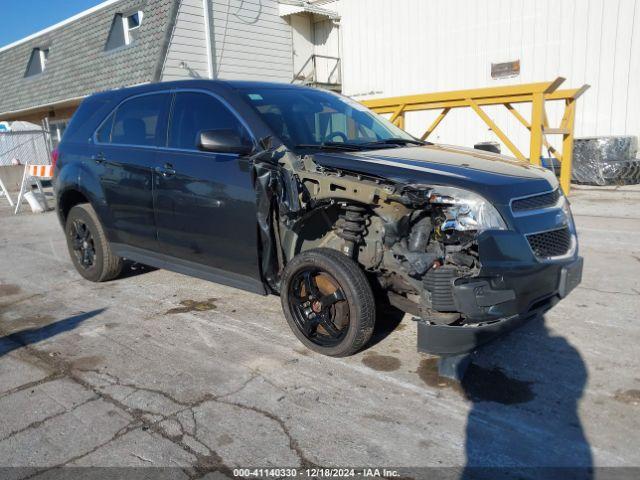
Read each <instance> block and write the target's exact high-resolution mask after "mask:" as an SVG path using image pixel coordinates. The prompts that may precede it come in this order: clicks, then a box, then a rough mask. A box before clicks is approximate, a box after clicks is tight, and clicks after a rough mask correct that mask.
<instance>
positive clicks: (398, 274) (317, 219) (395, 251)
mask: <svg viewBox="0 0 640 480" xmlns="http://www.w3.org/2000/svg"><path fill="white" fill-rule="evenodd" d="M254 168H255V173H256V184H257V185H256V186H257V191H258V197H259V215H258V216H259V224H260V228H261V238H262V252H261V253H262V256H261V258H262V271H263V275H264V278H265V281H266V283H267V284H268V286H269V287H270V288H271V289H272V290H273V291H274V292H278V291H279V276H280V273H281V272H282V270H283V268H284V265H285V264H286V262H287V261H288V260H290V259H291V258H293V257H294V256H295V255H296V254H298V253H299V252H301V251H304V250H309V249H312V248H319V247H328V248H332V249H335V250H339V251H341V252H342V253H344V254H345V255H346V256H348V257H350V258H353V259H354V260H355V261H356V262H358V263H359V264H360V265H361V267H362V268H363V269H364V270H365V272H367V274H368V277H369V278H370V280H371V281H372V285H374V288H376V289H377V290H379V291H380V292H384V293H385V294H386V295H387V296H388V298H389V301H390V303H391V304H392V305H394V306H396V307H397V308H399V309H400V310H403V311H405V312H408V313H411V314H413V315H416V316H418V317H420V318H421V319H422V320H424V321H427V322H429V323H433V324H443V325H459V324H464V323H465V322H466V321H467V320H468V319H465V318H464V316H463V315H462V314H460V313H458V309H457V308H456V305H455V301H454V298H453V294H452V285H453V282H454V281H456V282H464V281H465V279H471V278H473V277H474V276H476V275H477V274H478V272H479V270H480V262H479V256H478V244H477V242H476V236H477V235H476V234H477V230H478V228H477V225H476V220H475V218H474V215H473V214H472V213H473V212H470V211H469V209H468V206H467V205H466V204H465V205H459V204H458V203H457V202H456V198H455V197H454V196H453V195H452V193H454V192H453V191H452V190H454V189H453V188H452V187H435V186H430V185H419V184H399V183H395V182H392V181H389V180H387V179H383V178H375V177H371V176H366V175H362V174H359V173H356V172H349V171H344V170H337V169H328V168H323V167H322V166H320V165H318V164H317V163H315V162H314V160H313V156H312V155H301V156H297V155H295V154H293V153H291V152H289V151H287V150H286V149H284V148H282V147H281V148H280V149H276V150H272V151H270V152H269V151H267V152H262V153H261V154H260V155H259V156H258V157H257V158H255V159H254ZM481 213H482V214H483V215H485V216H486V215H487V213H486V212H484V211H483V212H481ZM476 214H477V212H476ZM495 214H496V215H497V213H495ZM476 216H477V215H476ZM498 216H499V215H498ZM272 239H273V241H272Z"/></svg>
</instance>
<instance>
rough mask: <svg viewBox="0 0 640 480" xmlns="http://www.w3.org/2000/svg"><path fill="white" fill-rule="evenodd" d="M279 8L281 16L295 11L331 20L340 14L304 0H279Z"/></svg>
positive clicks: (293, 13) (292, 13) (337, 17)
mask: <svg viewBox="0 0 640 480" xmlns="http://www.w3.org/2000/svg"><path fill="white" fill-rule="evenodd" d="M279 8H280V16H281V17H287V16H289V15H295V14H296V13H311V14H314V15H319V16H322V17H327V18H330V19H331V20H337V19H339V18H340V15H339V14H338V13H337V12H334V11H333V10H327V9H326V8H322V7H318V6H317V5H313V4H312V3H311V2H309V1H304V0H280V5H279Z"/></svg>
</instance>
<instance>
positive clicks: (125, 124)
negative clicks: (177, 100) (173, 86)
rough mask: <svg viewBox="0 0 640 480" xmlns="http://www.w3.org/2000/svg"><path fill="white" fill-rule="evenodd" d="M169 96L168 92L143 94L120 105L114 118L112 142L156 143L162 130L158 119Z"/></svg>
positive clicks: (130, 143) (132, 143)
mask: <svg viewBox="0 0 640 480" xmlns="http://www.w3.org/2000/svg"><path fill="white" fill-rule="evenodd" d="M167 97H168V95H167V94H152V95H143V96H141V97H135V98H132V99H131V100H128V101H126V102H124V103H123V104H122V105H120V106H119V107H118V110H116V113H115V118H114V120H113V127H112V131H111V143H119V144H127V145H143V146H152V145H156V144H157V142H156V138H157V135H158V133H159V131H160V130H161V128H160V122H159V121H158V120H159V119H160V114H161V112H162V109H163V107H164V105H165V102H166V101H167Z"/></svg>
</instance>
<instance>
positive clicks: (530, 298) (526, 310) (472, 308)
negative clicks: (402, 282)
mask: <svg viewBox="0 0 640 480" xmlns="http://www.w3.org/2000/svg"><path fill="white" fill-rule="evenodd" d="M510 267H511V268H507V267H506V266H505V268H499V267H498V265H493V268H492V269H491V270H485V269H483V271H481V275H480V276H479V277H477V278H473V279H468V280H464V281H463V283H459V284H456V285H454V286H453V297H454V302H455V305H456V309H457V311H458V312H460V313H462V314H463V315H464V317H465V319H466V320H465V323H464V324H463V325H455V326H450V325H435V324H432V323H429V322H427V321H419V322H418V350H419V351H421V352H425V353H431V354H437V355H457V354H463V353H467V352H470V351H472V350H474V349H475V348H477V347H478V346H480V345H482V344H484V343H487V342H489V341H491V340H492V339H494V338H496V337H498V336H500V335H503V334H505V333H507V332H509V331H512V330H514V329H515V328H518V327H520V326H522V325H523V324H525V323H526V322H527V321H529V320H531V319H532V318H535V317H536V316H538V315H541V314H543V313H544V312H545V311H547V310H549V309H550V308H551V307H553V306H554V305H555V304H556V303H557V302H558V301H559V300H560V299H561V298H564V297H566V296H567V295H568V294H569V293H570V292H571V290H573V289H574V288H575V287H576V286H577V285H578V284H579V283H580V281H581V279H582V267H583V259H582V257H578V256H574V257H573V258H572V259H568V260H563V261H557V262H532V263H528V265H523V264H521V265H519V268H515V267H516V266H515V265H513V264H512V265H510ZM499 272H503V273H499ZM483 274H484V275H483Z"/></svg>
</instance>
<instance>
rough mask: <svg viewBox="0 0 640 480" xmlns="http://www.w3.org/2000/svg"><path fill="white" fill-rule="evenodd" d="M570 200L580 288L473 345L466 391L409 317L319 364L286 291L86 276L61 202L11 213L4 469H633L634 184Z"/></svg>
mask: <svg viewBox="0 0 640 480" xmlns="http://www.w3.org/2000/svg"><path fill="white" fill-rule="evenodd" d="M571 199H572V202H573V205H574V212H575V216H576V222H577V225H578V229H579V233H580V242H581V252H582V254H583V255H584V257H585V272H584V278H583V283H582V285H581V286H580V287H579V288H578V289H577V290H575V291H574V292H573V293H572V294H571V295H570V297H569V298H567V299H565V300H564V301H563V302H561V303H560V304H559V305H557V306H556V307H555V308H554V309H553V310H551V311H550V312H549V313H548V314H547V315H546V317H545V319H544V320H540V321H534V322H532V323H531V324H529V325H527V326H525V327H524V328H522V329H521V330H519V331H517V332H514V333H513V334H511V335H509V336H507V337H505V338H503V339H501V340H499V341H497V342H495V343H494V344H492V345H490V346H488V347H485V348H483V349H481V350H480V351H479V352H477V353H476V354H475V355H474V359H473V364H472V366H471V367H470V369H469V373H468V375H467V377H466V378H465V381H464V382H463V383H462V384H461V385H456V384H453V383H451V382H448V381H445V380H443V379H441V378H438V377H437V374H436V373H435V362H434V360H433V359H431V358H429V357H427V356H423V355H420V354H418V353H417V352H416V347H415V343H416V328H415V325H414V324H413V323H412V322H411V320H410V318H408V317H406V318H404V319H402V320H401V321H399V320H400V319H399V318H394V317H393V316H391V315H381V316H380V317H381V319H380V321H379V323H380V324H381V328H380V329H379V331H378V333H377V343H374V344H373V345H372V346H370V348H368V349H366V350H365V351H364V352H362V353H360V354H358V355H356V356H353V357H350V358H346V359H333V358H327V357H323V356H320V355H318V354H315V353H313V352H311V351H309V350H307V349H305V348H304V347H303V346H302V344H300V343H299V342H298V341H297V340H296V338H295V337H294V335H293V334H292V333H291V332H290V330H289V328H288V326H287V324H286V321H285V319H284V317H283V315H282V313H281V308H280V302H279V299H278V298H277V297H261V296H257V295H252V294H248V293H245V292H241V291H239V290H234V289H231V288H227V287H223V286H220V285H216V284H212V283H208V282H205V281H201V280H197V279H193V278H189V277H185V276H182V275H178V274H175V273H170V272H167V271H163V270H151V269H148V268H143V267H137V268H136V269H135V270H132V271H130V272H128V275H127V276H126V277H125V278H121V279H118V280H116V281H113V282H108V283H104V284H92V283H89V282H86V281H84V280H83V279H82V278H81V277H80V276H79V275H78V274H77V273H76V272H75V270H74V269H73V266H72V264H71V262H70V260H69V258H68V254H67V250H66V246H65V243H64V237H63V234H62V230H61V229H60V227H59V225H58V223H57V219H56V217H55V214H54V213H53V212H49V213H46V214H41V215H33V214H22V215H19V216H12V215H11V214H10V212H9V209H8V208H5V207H2V208H0V466H2V467H24V468H18V469H9V470H3V471H2V472H3V475H5V474H6V475H7V476H9V477H15V478H21V477H25V476H29V475H35V476H36V478H39V477H40V478H43V477H42V475H44V476H45V477H46V475H48V474H50V473H51V471H52V470H51V469H53V468H55V467H60V466H111V467H123V466H140V467H173V468H174V470H172V475H174V476H176V477H175V478H180V477H184V478H188V477H192V478H193V477H202V476H205V475H207V476H208V477H207V478H209V476H213V475H214V472H218V473H215V476H219V475H220V474H222V475H226V476H229V477H230V476H232V475H233V469H234V468H238V467H267V466H278V467H284V466H292V467H310V466H356V467H367V466H379V467H382V466H387V467H412V468H415V467H454V468H453V469H451V470H446V471H447V472H449V473H451V474H452V475H453V477H452V478H457V475H458V473H459V472H460V471H461V469H462V468H463V467H465V466H466V465H481V466H514V467H519V468H520V467H539V466H570V467H575V466H584V467H589V466H596V467H605V466H636V467H638V466H640V449H638V448H637V447H638V445H640V415H639V413H640V369H639V367H640V355H638V345H639V344H640V324H639V320H638V311H640V208H639V207H640V188H638V187H623V188H620V189H615V188H610V189H593V188H586V187H585V188H580V189H575V190H574V193H573V195H572V197H571ZM398 322H399V323H398ZM53 471H56V470H53ZM443 471H444V470H443ZM421 472H422V473H425V472H428V471H427V470H415V473H414V474H413V475H412V476H413V477H418V476H421ZM158 475H159V473H158ZM212 478H213V477H212Z"/></svg>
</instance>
